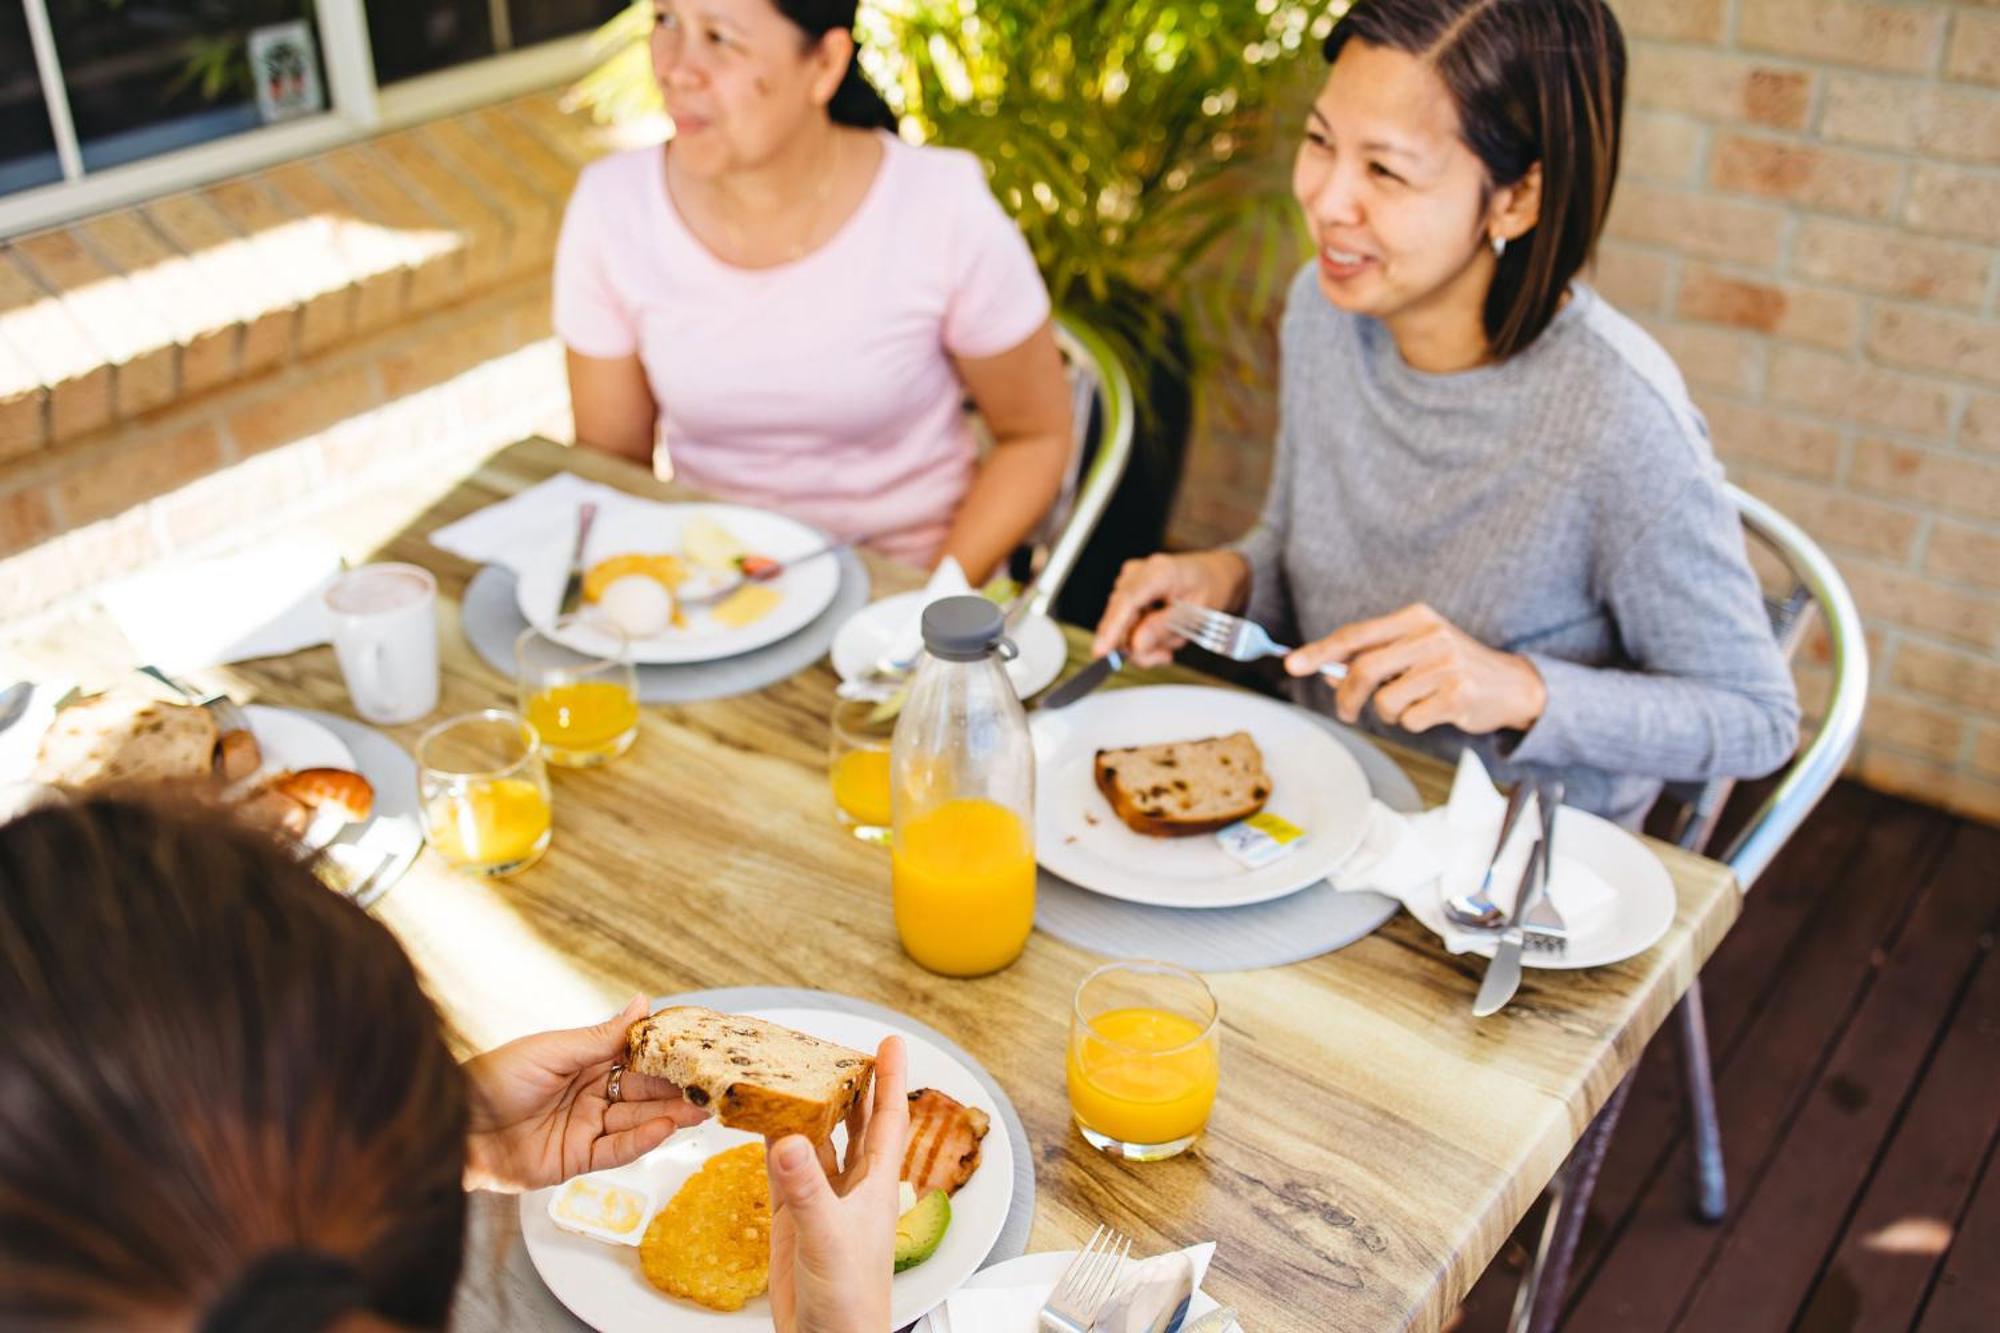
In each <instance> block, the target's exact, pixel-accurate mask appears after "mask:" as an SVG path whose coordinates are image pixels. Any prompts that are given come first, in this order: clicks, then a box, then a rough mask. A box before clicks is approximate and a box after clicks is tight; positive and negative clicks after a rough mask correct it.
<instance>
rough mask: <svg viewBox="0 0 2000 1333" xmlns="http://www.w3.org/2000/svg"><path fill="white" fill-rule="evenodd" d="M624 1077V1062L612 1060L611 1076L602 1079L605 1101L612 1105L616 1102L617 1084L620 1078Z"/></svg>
mask: <svg viewBox="0 0 2000 1333" xmlns="http://www.w3.org/2000/svg"><path fill="white" fill-rule="evenodd" d="M624 1077H625V1062H624V1061H623V1060H614V1061H613V1062H612V1064H611V1077H609V1078H607V1079H605V1080H604V1100H605V1101H607V1102H611V1103H613V1104H614V1105H615V1104H616V1103H617V1101H618V1084H619V1082H620V1081H621V1080H623V1079H624Z"/></svg>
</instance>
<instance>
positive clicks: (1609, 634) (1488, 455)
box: [1096, 0, 1798, 824]
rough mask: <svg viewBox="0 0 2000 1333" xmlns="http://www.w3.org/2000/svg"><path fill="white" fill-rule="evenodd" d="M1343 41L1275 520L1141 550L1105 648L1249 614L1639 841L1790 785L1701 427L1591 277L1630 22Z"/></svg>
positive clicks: (1332, 704) (1413, 718) (1359, 691)
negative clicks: (1709, 791)
mask: <svg viewBox="0 0 2000 1333" xmlns="http://www.w3.org/2000/svg"><path fill="white" fill-rule="evenodd" d="M1326 56H1327V59H1328V61H1329V62H1330V63H1331V66H1332V68H1331V71H1330V73H1329V76H1328V78H1327V81H1326V85H1325V87H1324V88H1323V89H1322V91H1321V93H1320V95H1319V97H1318V99H1317V101H1316V102H1315V104H1314V106H1313V108H1312V111H1311V113H1310V116H1309V119H1308V122H1307V126H1306V135H1305V140H1304V142H1303V143H1302V144H1301V145H1300V148H1299V152H1298V159H1297V164H1296V166H1295V169H1294V174H1293V187H1294V192H1295V193H1296V194H1297V196H1298V199H1299V203H1300V205H1301V207H1302V208H1303V209H1304V210H1305V216H1306V221H1307V223H1308V225H1309V227H1310V230H1311V232H1312V234H1313V236H1314V237H1315V238H1316V240H1317V242H1318V255H1317V257H1316V259H1315V260H1314V262H1313V263H1312V264H1311V265H1309V266H1308V267H1307V268H1306V269H1305V270H1304V271H1303V272H1301V273H1300V274H1299V277H1298V280H1297V281H1296V282H1294V283H1293V284H1292V289H1291V295H1290V304H1289V306H1288V309H1287V311H1286V315H1285V321H1284V330H1283V338H1282V353H1281V354H1282V372H1281V386H1280V394H1281V419H1280V427H1279V435H1278V448H1277V463H1276V469H1275V472H1274V474H1273V476H1272V479H1271V488H1270V493H1269V497H1268V499H1267V500H1266V502H1265V507H1264V514H1263V519H1262V522H1261V523H1259V525H1258V526H1257V527H1256V529H1255V530H1253V531H1252V532H1251V533H1250V534H1249V535H1248V536H1247V537H1245V538H1244V539H1243V540H1242V541H1241V542H1239V543H1237V544H1236V545H1235V546H1233V547H1230V548H1227V549H1224V550H1217V551H1205V552H1199V553H1195V554H1189V555H1171V556H1168V555H1160V556H1154V557H1152V558H1150V559H1148V560H1143V561H1134V562H1132V563H1131V564H1129V565H1127V566H1126V568H1125V570H1124V571H1123V572H1122V574H1121V575H1120V577H1119V580H1118V586H1117V588H1116V590H1115V591H1114V593H1113V595H1112V598H1111V603H1110V605H1109V607H1108V608H1107V610H1106V612H1105V615H1104V619H1103V621H1102V623H1101V624H1100V625H1099V627H1098V631H1097V644H1096V647H1097V651H1098V652H1099V653H1100V654H1102V653H1105V652H1108V651H1110V650H1111V649H1112V648H1114V647H1117V646H1119V645H1120V644H1125V645H1127V646H1128V647H1129V650H1130V653H1131V656H1132V658H1133V660H1135V661H1137V662H1139V663H1141V664H1152V663H1157V662H1161V661H1164V660H1166V659H1167V658H1168V657H1169V656H1170V655H1171V654H1172V652H1173V650H1174V649H1175V648H1177V647H1179V646H1180V642H1181V641H1180V640H1179V639H1178V638H1176V637H1175V636H1174V635H1173V634H1172V633H1171V632H1170V631H1169V630H1168V629H1167V627H1166V624H1165V620H1164V617H1163V615H1162V614H1161V611H1162V608H1163V607H1164V606H1165V605H1166V604H1167V603H1168V602H1170V601H1185V602H1193V603H1197V604H1199V605H1204V606H1211V607H1218V608H1221V609H1224V610H1229V611H1236V612H1241V613H1243V614H1246V615H1248V616H1250V617H1251V618H1252V619H1254V620H1257V621H1259V622H1260V623H1262V624H1263V625H1265V626H1266V627H1267V628H1269V629H1270V630H1271V631H1272V633H1273V634H1274V635H1276V636H1277V637H1279V638H1280V640H1281V641H1282V642H1286V643H1299V642H1301V641H1303V642H1304V646H1303V647H1301V648H1299V649H1298V650H1297V651H1295V652H1293V653H1292V654H1291V655H1290V656H1289V657H1287V658H1286V659H1285V669H1286V670H1287V671H1288V672H1289V673H1290V674H1291V675H1292V676H1294V677H1299V678H1301V679H1298V680H1296V681H1294V682H1293V685H1292V688H1293V689H1294V691H1295V692H1296V693H1297V695H1298V697H1299V698H1300V700H1301V702H1304V703H1306V704H1308V705H1309V706H1312V707H1317V708H1322V709H1325V710H1327V711H1331V712H1334V713H1336V714H1337V715H1338V716H1340V717H1341V718H1342V719H1343V720H1345V721H1348V722H1360V723H1362V724H1363V725H1365V726H1368V727H1370V728H1371V729H1373V730H1376V731H1378V732H1383V733H1385V734H1390V735H1394V736H1395V737H1396V738H1397V739H1400V740H1403V741H1405V742H1413V743H1415V744H1416V745H1418V746H1420V747H1421V748H1424V749H1427V750H1430V751H1433V752H1435V753H1439V754H1445V755H1451V754H1455V753H1456V752H1457V751H1458V750H1459V749H1461V748H1463V747H1464V746H1466V745H1468V744H1469V745H1472V746H1474V747H1475V748H1476V749H1477V750H1478V752H1479V754H1480V756H1481V758H1482V759H1484V760H1485V761H1486V763H1487V765H1488V767H1489V768H1490V769H1492V770H1494V771H1495V775H1496V776H1497V777H1499V778H1501V779H1502V780H1506V779H1511V778H1516V777H1521V776H1526V775H1530V774H1541V775H1548V776H1560V777H1562V778H1563V779H1564V780H1565V781H1566V782H1567V784H1568V788H1569V802H1570V804H1573V805H1578V806H1581V807H1583V808H1584V809H1588V810H1594V811H1597V812H1599V813H1601V814H1604V815H1607V816H1609V817H1611V818H1614V819H1617V820H1619V821H1620V822H1623V823H1626V824H1635V823H1636V822H1637V821H1638V820H1639V819H1640V818H1641V817H1642V816H1643V815H1644V813H1645V810H1646V808H1647V807H1648V806H1649V805H1650V804H1651V803H1652V801H1653V799H1654V797H1655V796H1656V795H1657V794H1658V792H1659V789H1660V784H1661V782H1662V781H1663V780H1666V781H1678V780H1693V779H1706V778H1710V777H1715V776H1720V775H1729V776H1737V777H1750V776H1757V775H1761V774H1764V773H1767V772H1769V771H1771V770H1772V769H1774V768H1776V767H1777V766H1778V765H1780V764H1781V763H1783V762H1784V760H1785V759H1786V757H1787V756H1788V755H1790V753H1791V751H1792V748H1793V745H1794V744H1795V742H1796V740H1797V735H1798V704H1797V700H1796V696H1795V692H1794V689H1793V685H1792V681H1791V677H1790V674H1789V672H1788V670H1787V668H1786V665H1785V662H1784V660H1783V658H1782V656H1781V655H1780V653H1779V651H1778V648H1777V645H1776V644H1775V642H1774V641H1773V638H1772V635H1771V631H1770V627H1769V623H1768V621H1767V619H1766V616H1765V612H1764V608H1763V604H1762V600H1761V597H1760V595H1759V592H1758V587H1757V583H1756V580H1755V577H1754V576H1753V575H1752V573H1751V570H1750V567H1749V564H1748V561H1747V559H1746V558H1745V554H1744V546H1743V537H1742V530H1741V527H1740V526H1739V523H1738V520H1737V517H1736V513H1735V510H1734V509H1733V507H1732V506H1731V505H1730V503H1729V500H1728V497H1727V495H1726V494H1725V493H1724V491H1723V486H1722V475H1721V470H1720V468H1719V467H1718V466H1717V464H1716V462H1715V458H1714V455H1713V453H1712V452H1711V450H1710V447H1709V442H1708V435H1707V428H1706V426H1705V424H1704V423H1703V421H1702V418H1701V415H1700V414H1699V413H1698V412H1697V411H1696V410H1695V408H1694V405H1693V404H1692V403H1691V402H1690V401H1689V398H1688V394H1687V389H1686V387H1685V385H1684V384H1683V383H1682V381H1681V377H1680V374H1679V372H1678V371H1677V370H1676V369H1675V367H1674V365H1673V362H1672V361H1671V360H1670V359H1669V358H1668V356H1667V355H1666V353H1665V352H1664V351H1662V350H1661V349H1660V347H1659V346H1658V345H1657V344H1656V343H1654V342H1653V340H1652V339H1651V338H1649V337H1647V336H1646V334H1645V333H1644V332H1642V331H1641V330H1640V329H1639V328H1638V327H1637V326H1636V325H1634V324H1633V323H1632V322H1631V321H1630V320H1628V319H1626V318H1624V317H1623V316H1622V315H1620V314H1618V313H1617V312H1616V311H1614V310H1613V309H1611V307H1610V306H1608V305H1607V304H1605V302H1604V301H1603V300H1602V299H1601V298H1599V297H1598V296H1597V295H1595V294H1594V293H1593V292H1592V291H1591V290H1590V289H1589V288H1588V287H1586V286H1584V285H1582V284H1581V283H1580V282H1578V281H1577V280H1576V275H1577V273H1578V271H1579V270H1580V269H1581V268H1582V266H1583V265H1584V263H1585V262H1586V261H1587V259H1588V258H1589V255H1590V251H1591V247H1592V246H1593V244H1594V243H1595V241H1596V238H1597V235H1598V233H1599V231H1600V229H1601V227H1602V225H1603V220H1604V213H1605V209H1606V206H1607V205H1608V203H1609V201H1610V195H1611V186H1612V182H1613V180H1614V178H1615V176H1616V172H1617V162H1618V133H1619V122H1620V118H1621V113H1622V103H1623V94H1624V70H1625V50H1624V42H1623V38H1622V36H1621V35H1620V33H1619V30H1618V26H1617V21H1616V20H1615V19H1614V18H1613V17H1612V15H1611V13H1610V11H1609V10H1608V9H1606V8H1605V7H1604V5H1603V4H1602V3H1601V0H1545V2H1543V3H1537V4H1496V3H1492V0H1360V3H1358V4H1356V5H1355V6H1354V8H1353V9H1351V10H1349V11H1348V13H1347V15H1346V16H1345V17H1344V18H1342V20H1341V21H1340V22H1339V23H1338V24H1337V25H1336V26H1335V27H1334V29H1333V31H1332V33H1331V34H1330V35H1329V36H1328V38H1327V40H1326ZM1331 663H1344V664H1345V665H1346V667H1347V676H1346V678H1345V679H1344V680H1342V681H1340V682H1339V683H1338V685H1337V686H1335V685H1333V684H1331V683H1329V682H1326V681H1324V680H1322V679H1320V678H1318V676H1317V673H1318V671H1319V669H1320V668H1321V667H1322V666H1325V665H1328V664H1331Z"/></svg>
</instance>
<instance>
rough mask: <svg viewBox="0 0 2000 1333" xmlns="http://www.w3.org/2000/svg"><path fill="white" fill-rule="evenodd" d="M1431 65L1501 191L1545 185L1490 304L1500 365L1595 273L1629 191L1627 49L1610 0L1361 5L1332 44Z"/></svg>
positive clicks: (1370, 0)
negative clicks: (1623, 150)
mask: <svg viewBox="0 0 2000 1333" xmlns="http://www.w3.org/2000/svg"><path fill="white" fill-rule="evenodd" d="M1357 40H1358V41H1362V42H1366V43H1367V44H1369V45H1371V46H1380V47H1389V48H1391V49H1394V50H1398V51H1402V52H1405V53H1407V54H1409V55H1413V56H1417V57H1420V58H1421V59H1423V60H1424V61H1426V62H1427V63H1428V64H1429V65H1430V66H1431V67H1432V68H1433V69H1435V70H1436V71H1437V73H1438V76H1439V77H1440V78H1441V79H1442V80H1443V82H1444V85H1445V88H1446V89H1447V90H1448V91H1449V92H1450V95H1451V100H1452V103H1453V106H1454V107H1455V108H1456V110H1457V112H1458V119H1459V126H1460V132H1461V134H1462V136H1463V138H1464V140H1465V143H1466V146H1467V147H1469V148H1470V149H1471V150H1472V151H1473V153H1474V154H1476V155H1477V156H1478V158H1479V160H1480V161H1481V162H1482V163H1483V164H1484V165H1485V167H1486V174H1487V180H1488V184H1489V186H1509V185H1513V184H1515V183H1516V182H1518V181H1520V180H1521V179H1522V177H1523V176H1525V175H1526V174H1527V173H1528V171H1529V170H1530V168H1534V167H1539V168H1540V169H1541V173H1542V193H1541V209H1540V215H1539V217H1538V218H1537V220H1536V223H1535V226H1534V228H1533V230H1531V231H1530V232H1529V233H1528V234H1527V235H1526V236H1524V237H1522V238H1521V239H1520V241H1518V242H1516V243H1515V244H1513V245H1511V246H1509V247H1508V248H1507V251H1506V253H1505V254H1504V255H1503V256H1502V257H1501V259H1500V261H1499V264H1498V268H1497V272H1496V273H1495V274H1494V278H1493V285H1492V288H1491V289H1490V290H1489V291H1488V293H1487V297H1486V309H1485V326H1486V335H1487V339H1488V341H1489V342H1490V344H1491V345H1492V348H1493V352H1494V354H1495V356H1496V357H1497V358H1498V359H1501V360H1504V359H1506V358H1507V357H1510V356H1512V355H1514V354H1515V353H1516V352H1519V351H1522V350H1523V349H1525V348H1526V347H1527V346H1528V344H1530V343H1532V342H1533V341H1534V340H1535V339H1536V338H1537V337H1539V336H1540V335H1541V333H1542V330H1544V329H1546V328H1547V327H1548V325H1549V321H1550V320H1551V319H1553V318H1554V317H1555V313H1556V311H1557V310H1558V309H1560V308H1561V305H1562V302H1563V299H1564V297H1565V295H1566V294H1567V292H1568V289H1569V283H1570V280H1571V279H1572V278H1574V277H1575V276H1576V274H1577V272H1578V271H1579V270H1581V269H1582V268H1583V266H1584V265H1585V264H1586V263H1587V262H1588V261H1589V259H1590V257H1591V253H1592V251H1593V249H1594V248H1595V246H1596V244H1597V237H1598V234H1599V233H1600V232H1602V231H1603V229H1604V219H1605V215H1606V213H1607V212H1608V211H1609V210H1610V207H1611V191H1612V187H1613V186H1614V185H1615V184H1616V183H1617V179H1618V158H1619V140H1620V132H1621V128H1622V124H1623V120H1624V109H1625V37H1624V34H1623V32H1622V31H1621V30H1620V29H1619V26H1618V20H1617V18H1616V17H1615V16H1614V15H1613V14H1612V12H1611V10H1610V9H1609V7H1607V6H1606V5H1605V3H1604V0H1356V3H1355V5H1354V6H1353V8H1351V9H1349V10H1348V11H1347V13H1346V14H1344V15H1342V16H1341V19H1340V21H1339V22H1338V23H1336V24H1334V26H1333V29H1332V31H1331V32H1329V33H1328V34H1327V38H1326V43H1325V54H1326V58H1327V60H1328V61H1329V62H1332V61H1334V60H1336V59H1337V58H1338V57H1339V55H1340V50H1341V48H1342V47H1343V46H1345V45H1346V44H1347V43H1348V42H1350V41H1357Z"/></svg>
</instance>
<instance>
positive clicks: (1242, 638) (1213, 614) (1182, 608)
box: [1167, 602, 1347, 680]
mask: <svg viewBox="0 0 2000 1333" xmlns="http://www.w3.org/2000/svg"><path fill="white" fill-rule="evenodd" d="M1167 628H1169V629H1171V630H1172V631H1173V632H1174V633H1176V634H1178V635H1180V636H1181V637H1182V638H1183V639H1186V640H1188V641H1189V642H1191V643H1196V644H1199V645H1200V646H1201V647H1203V648H1206V649H1208V651H1210V652H1211V653H1214V654H1215V655H1216V656H1217V657H1227V658H1229V659H1230V660H1232V661H1236V662H1255V661H1257V660H1258V659H1259V658H1264V657H1284V656H1286V655H1288V654H1289V653H1290V652H1291V651H1292V650H1291V649H1290V648H1287V647H1286V646H1285V645H1284V644H1282V643H1279V642H1278V641H1277V640H1276V639H1273V638H1272V637H1271V635H1270V634H1269V632H1268V631H1266V630H1265V628H1264V627H1263V626H1262V625H1259V624H1258V623H1257V622H1256V621H1254V620H1245V619H1244V618H1243V617H1242V616H1232V615H1230V614H1229V613H1228V612H1226V611H1211V610H1210V609H1208V608H1207V607H1205V606H1195V605H1193V604H1192V603H1189V602H1175V603H1174V604H1173V605H1171V606H1169V607H1168V608H1167ZM1319 674H1320V675H1322V676H1324V677H1325V678H1326V679H1328V680H1345V679H1347V667H1346V665H1345V664H1343V663H1340V662H1329V663H1327V664H1326V665H1325V666H1323V667H1321V668H1320V669H1319Z"/></svg>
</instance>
